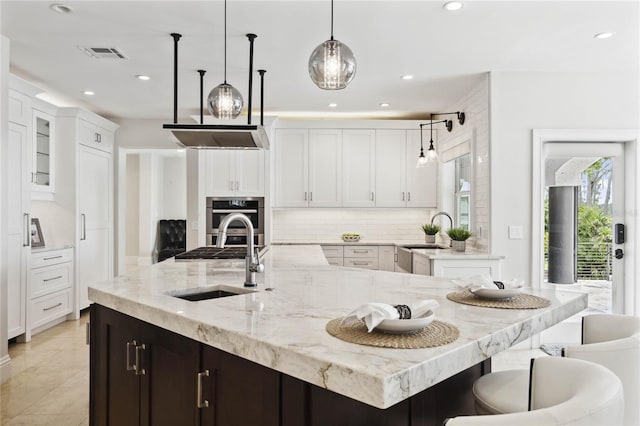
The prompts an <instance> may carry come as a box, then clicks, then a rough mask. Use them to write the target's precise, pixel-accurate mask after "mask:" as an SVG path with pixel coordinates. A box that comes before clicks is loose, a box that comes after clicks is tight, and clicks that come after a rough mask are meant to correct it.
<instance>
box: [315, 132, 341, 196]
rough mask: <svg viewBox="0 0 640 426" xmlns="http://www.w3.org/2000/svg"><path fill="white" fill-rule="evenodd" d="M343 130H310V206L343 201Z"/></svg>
mask: <svg viewBox="0 0 640 426" xmlns="http://www.w3.org/2000/svg"><path fill="white" fill-rule="evenodd" d="M341 182H342V131H341V130H334V129H327V130H324V129H323V130H316V129H313V130H309V207H340V206H341V203H342V187H341Z"/></svg>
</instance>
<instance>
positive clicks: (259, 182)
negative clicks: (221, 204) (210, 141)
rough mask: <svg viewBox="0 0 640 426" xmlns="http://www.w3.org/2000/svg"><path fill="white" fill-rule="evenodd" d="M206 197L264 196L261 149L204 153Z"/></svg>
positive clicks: (262, 152) (206, 151) (208, 151)
mask: <svg viewBox="0 0 640 426" xmlns="http://www.w3.org/2000/svg"><path fill="white" fill-rule="evenodd" d="M201 154H202V155H204V156H205V176H206V177H205V179H206V192H207V196H208V197H233V196H246V197H262V196H264V151H263V150H241V151H237V150H228V149H220V150H204V151H201Z"/></svg>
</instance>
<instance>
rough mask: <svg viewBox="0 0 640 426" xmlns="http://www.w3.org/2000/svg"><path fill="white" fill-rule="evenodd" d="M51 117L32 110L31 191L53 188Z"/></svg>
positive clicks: (52, 133) (50, 189)
mask: <svg viewBox="0 0 640 426" xmlns="http://www.w3.org/2000/svg"><path fill="white" fill-rule="evenodd" d="M54 125H55V124H54V118H53V116H51V115H49V114H47V113H44V112H41V111H38V110H35V109H34V110H33V132H34V134H33V170H32V172H31V182H32V186H33V188H32V189H33V191H36V192H50V193H53V192H54V190H55V186H54V183H55V181H54V164H55V162H54V158H53V156H54V153H55V144H54V143H55V141H54V135H55V129H54Z"/></svg>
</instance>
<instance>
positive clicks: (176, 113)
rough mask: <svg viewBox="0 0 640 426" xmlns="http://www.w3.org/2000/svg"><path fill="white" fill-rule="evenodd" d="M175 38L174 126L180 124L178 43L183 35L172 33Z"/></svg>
mask: <svg viewBox="0 0 640 426" xmlns="http://www.w3.org/2000/svg"><path fill="white" fill-rule="evenodd" d="M171 37H173V124H178V41H180V37H182V34H178V33H171Z"/></svg>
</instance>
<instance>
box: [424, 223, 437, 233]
mask: <svg viewBox="0 0 640 426" xmlns="http://www.w3.org/2000/svg"><path fill="white" fill-rule="evenodd" d="M422 230H423V231H424V233H425V234H427V235H436V234H437V233H438V232H440V225H429V224H428V223H425V224H424V225H422Z"/></svg>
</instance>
